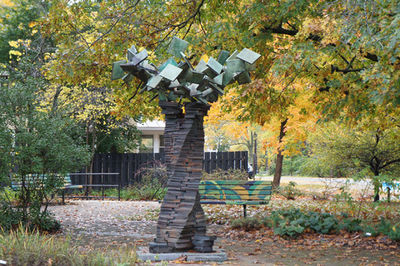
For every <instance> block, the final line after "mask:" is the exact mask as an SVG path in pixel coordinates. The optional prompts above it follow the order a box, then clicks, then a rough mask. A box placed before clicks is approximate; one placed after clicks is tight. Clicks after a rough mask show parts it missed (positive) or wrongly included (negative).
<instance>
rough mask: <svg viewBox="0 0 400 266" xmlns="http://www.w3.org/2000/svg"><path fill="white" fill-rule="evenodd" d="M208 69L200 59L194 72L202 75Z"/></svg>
mask: <svg viewBox="0 0 400 266" xmlns="http://www.w3.org/2000/svg"><path fill="white" fill-rule="evenodd" d="M207 69H208V67H207V63H206V62H205V61H204V60H203V59H202V60H200V62H199V63H198V64H197V66H196V68H195V69H194V71H196V72H200V73H204V71H206V70H207Z"/></svg>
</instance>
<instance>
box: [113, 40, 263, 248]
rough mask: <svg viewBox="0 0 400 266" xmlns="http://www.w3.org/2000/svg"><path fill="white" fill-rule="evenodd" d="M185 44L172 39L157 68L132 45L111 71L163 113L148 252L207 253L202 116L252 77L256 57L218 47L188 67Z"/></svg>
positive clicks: (212, 239)
mask: <svg viewBox="0 0 400 266" xmlns="http://www.w3.org/2000/svg"><path fill="white" fill-rule="evenodd" d="M187 47H188V43H187V42H186V41H184V40H180V39H178V38H176V37H175V38H173V40H172V41H171V45H170V47H169V49H168V52H169V53H170V54H171V55H173V56H174V57H175V58H174V57H171V58H169V59H168V60H167V61H166V62H165V63H164V64H162V65H161V66H159V67H158V68H157V67H155V66H154V64H152V63H151V62H149V61H148V60H147V58H148V53H147V51H146V50H142V51H141V52H140V53H138V52H137V50H136V48H135V47H134V46H132V47H131V48H129V49H128V52H127V60H128V62H126V61H118V62H115V63H114V65H113V70H112V79H119V78H123V79H124V81H125V82H129V81H130V80H131V79H132V77H133V76H135V77H136V78H138V79H140V80H141V81H142V83H141V84H142V85H141V86H142V89H141V92H143V91H146V90H147V91H154V92H155V93H157V94H158V96H159V105H160V107H161V109H162V113H163V114H164V115H165V122H166V126H165V132H164V141H165V159H166V164H167V172H168V191H167V193H166V195H165V197H164V200H163V203H162V205H161V211H160V216H159V219H158V223H157V235H156V238H155V239H154V242H152V243H150V252H153V253H166V252H174V251H185V250H189V249H195V250H196V251H199V252H210V251H212V245H213V242H214V240H215V237H211V236H206V220H205V217H204V212H203V209H202V207H201V205H200V196H199V183H200V180H201V173H202V160H203V153H204V129H203V119H204V116H206V115H207V112H208V109H209V106H210V105H209V103H212V102H215V101H216V100H217V99H218V96H219V95H222V94H223V92H224V87H225V86H226V85H228V84H230V83H233V82H235V81H238V82H239V83H240V84H243V83H248V82H250V81H251V79H250V75H249V72H248V71H249V70H250V69H251V66H252V65H253V64H254V63H255V61H256V60H257V59H258V58H259V57H260V55H259V54H257V53H255V52H253V51H251V50H249V49H243V50H242V51H241V52H240V53H238V52H237V51H235V52H234V53H233V54H231V55H229V52H227V51H222V52H221V53H220V55H219V56H218V59H217V60H215V59H213V58H212V57H211V58H210V59H209V60H208V62H205V61H203V60H201V61H200V62H199V63H198V64H197V66H196V67H195V68H194V69H193V66H192V64H191V63H190V61H189V60H188V58H187V57H186V55H185V53H184V52H185V50H186V48H187ZM175 59H178V61H176V60H175ZM124 71H125V72H127V74H126V75H124ZM182 98H185V99H187V100H188V101H187V102H185V103H183V104H181V103H178V102H176V101H175V100H176V99H181V100H182ZM183 108H184V110H185V112H183Z"/></svg>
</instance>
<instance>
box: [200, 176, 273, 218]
mask: <svg viewBox="0 0 400 266" xmlns="http://www.w3.org/2000/svg"><path fill="white" fill-rule="evenodd" d="M199 193H200V203H201V204H231V205H243V216H244V217H246V206H247V205H265V204H268V202H269V200H270V197H271V194H272V182H271V181H245V180H206V181H201V182H200V185H199Z"/></svg>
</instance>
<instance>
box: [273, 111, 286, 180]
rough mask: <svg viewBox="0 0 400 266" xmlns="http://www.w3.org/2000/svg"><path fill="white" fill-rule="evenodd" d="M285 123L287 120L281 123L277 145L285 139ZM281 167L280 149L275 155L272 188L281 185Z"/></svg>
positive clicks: (281, 156)
mask: <svg viewBox="0 0 400 266" xmlns="http://www.w3.org/2000/svg"><path fill="white" fill-rule="evenodd" d="M287 121H288V119H287V118H286V119H285V120H284V121H282V122H281V127H280V132H279V144H281V143H282V139H283V138H284V137H285V134H286V132H285V130H286V124H287ZM282 166H283V155H282V149H281V148H278V154H277V155H276V167H275V174H274V180H273V181H272V186H273V187H275V188H276V187H279V185H280V183H281V176H282Z"/></svg>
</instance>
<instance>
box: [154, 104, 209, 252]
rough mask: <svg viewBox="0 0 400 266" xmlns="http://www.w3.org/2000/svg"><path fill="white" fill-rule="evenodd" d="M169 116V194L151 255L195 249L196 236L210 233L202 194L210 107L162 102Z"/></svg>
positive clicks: (166, 152)
mask: <svg viewBox="0 0 400 266" xmlns="http://www.w3.org/2000/svg"><path fill="white" fill-rule="evenodd" d="M160 107H161V108H162V112H163V114H165V122H166V126H165V133H164V140H165V147H166V149H165V159H166V162H167V171H168V191H167V194H166V195H165V197H164V201H163V203H162V205H161V211H160V216H159V219H158V224H157V235H156V239H155V242H154V243H151V244H150V252H153V253H156V252H157V253H158V252H173V251H179V250H188V249H191V248H193V240H194V237H195V236H200V235H205V234H206V220H205V216H204V212H203V209H202V207H201V205H200V196H199V192H198V188H199V183H200V180H201V176H202V164H203V155H204V129H203V118H204V116H205V115H206V114H207V111H208V109H209V107H208V106H207V105H204V104H200V103H188V104H186V105H185V114H184V113H183V110H182V106H181V105H179V104H177V103H175V102H160Z"/></svg>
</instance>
